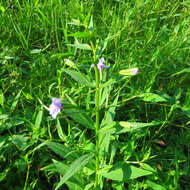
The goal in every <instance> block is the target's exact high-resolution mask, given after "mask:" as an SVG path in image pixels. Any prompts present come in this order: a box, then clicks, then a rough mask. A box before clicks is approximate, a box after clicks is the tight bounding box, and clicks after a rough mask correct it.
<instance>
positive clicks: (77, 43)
mask: <svg viewBox="0 0 190 190" xmlns="http://www.w3.org/2000/svg"><path fill="white" fill-rule="evenodd" d="M67 46H72V47H75V48H77V49H84V50H90V51H91V50H92V48H91V47H90V46H89V45H88V44H81V43H79V42H78V41H77V42H76V43H75V44H67Z"/></svg>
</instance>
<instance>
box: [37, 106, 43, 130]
mask: <svg viewBox="0 0 190 190" xmlns="http://www.w3.org/2000/svg"><path fill="white" fill-rule="evenodd" d="M42 116H43V109H40V111H39V112H38V115H37V117H36V121H35V128H36V129H37V130H39V129H40V125H41V122H42Z"/></svg>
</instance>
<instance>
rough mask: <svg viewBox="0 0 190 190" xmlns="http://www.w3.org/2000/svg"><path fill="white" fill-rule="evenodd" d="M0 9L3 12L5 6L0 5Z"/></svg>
mask: <svg viewBox="0 0 190 190" xmlns="http://www.w3.org/2000/svg"><path fill="white" fill-rule="evenodd" d="M0 10H1V12H2V13H4V12H5V8H4V7H3V6H1V5H0Z"/></svg>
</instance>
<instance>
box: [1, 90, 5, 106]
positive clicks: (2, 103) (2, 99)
mask: <svg viewBox="0 0 190 190" xmlns="http://www.w3.org/2000/svg"><path fill="white" fill-rule="evenodd" d="M4 99H5V98H4V94H3V92H2V90H0V105H1V106H3V105H4Z"/></svg>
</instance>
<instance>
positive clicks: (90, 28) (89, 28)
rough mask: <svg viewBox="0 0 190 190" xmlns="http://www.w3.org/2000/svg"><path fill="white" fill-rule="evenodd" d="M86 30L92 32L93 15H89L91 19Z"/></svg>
mask: <svg viewBox="0 0 190 190" xmlns="http://www.w3.org/2000/svg"><path fill="white" fill-rule="evenodd" d="M88 30H89V31H90V32H92V31H93V15H91V18H90V22H89V25H88Z"/></svg>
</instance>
